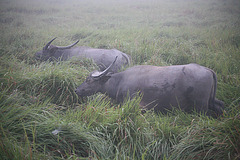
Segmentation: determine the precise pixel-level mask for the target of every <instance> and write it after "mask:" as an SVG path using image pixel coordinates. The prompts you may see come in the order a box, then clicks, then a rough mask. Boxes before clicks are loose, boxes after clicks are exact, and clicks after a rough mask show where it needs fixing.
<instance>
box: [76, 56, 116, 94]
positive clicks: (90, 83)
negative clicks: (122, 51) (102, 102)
mask: <svg viewBox="0 0 240 160" xmlns="http://www.w3.org/2000/svg"><path fill="white" fill-rule="evenodd" d="M116 60H117V56H116V58H115V60H114V61H113V62H112V64H111V65H110V66H108V67H107V68H106V69H105V70H104V71H102V72H99V71H95V72H92V73H91V74H90V76H88V77H87V78H86V80H85V81H84V82H83V83H82V84H81V85H80V86H79V87H77V89H76V90H75V92H76V94H77V95H78V96H80V97H85V96H90V95H93V94H95V93H97V92H100V91H101V89H102V88H103V85H104V84H105V83H106V81H108V79H109V78H110V77H111V73H110V72H109V70H110V69H111V67H112V66H113V65H114V63H115V62H116Z"/></svg>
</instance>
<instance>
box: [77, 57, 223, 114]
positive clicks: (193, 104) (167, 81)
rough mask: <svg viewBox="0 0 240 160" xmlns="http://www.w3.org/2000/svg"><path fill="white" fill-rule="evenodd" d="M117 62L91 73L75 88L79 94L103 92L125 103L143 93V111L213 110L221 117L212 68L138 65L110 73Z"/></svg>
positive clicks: (196, 65) (195, 65) (215, 80)
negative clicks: (129, 97)
mask: <svg viewBox="0 0 240 160" xmlns="http://www.w3.org/2000/svg"><path fill="white" fill-rule="evenodd" d="M116 59H117V58H116ZM116 59H115V61H116ZM115 61H114V62H113V63H112V64H111V65H110V66H109V67H108V68H107V69H106V70H104V71H102V72H98V71H96V72H93V73H91V74H90V76H88V77H87V79H86V80H85V81H84V82H83V83H82V84H81V85H80V86H79V87H78V88H77V89H76V91H75V92H76V94H77V95H78V96H80V97H83V96H89V95H92V94H94V93H97V92H101V93H106V94H107V95H108V96H109V97H111V98H113V99H115V100H117V101H118V102H123V100H124V98H125V97H127V96H128V95H130V96H131V97H133V96H134V95H135V94H136V93H138V92H140V93H141V94H142V100H141V102H140V105H141V106H142V107H143V109H152V108H154V111H156V112H159V111H160V112H166V111H167V110H171V109H172V108H173V107H177V108H181V109H182V110H184V111H186V112H190V111H192V110H193V109H195V110H196V111H198V112H207V111H208V109H211V110H213V111H214V112H215V113H216V114H218V115H219V114H222V109H223V102H222V101H219V100H217V99H215V94H216V87H217V78H216V74H215V73H214V71H212V70H211V69H208V68H206V67H203V66H200V65H198V64H193V63H191V64H187V65H174V66H164V67H160V66H150V65H139V66H134V67H131V68H128V69H127V70H125V71H122V72H119V73H114V74H111V73H109V70H110V68H111V67H112V66H113V65H114V63H115ZM215 102H216V103H215Z"/></svg>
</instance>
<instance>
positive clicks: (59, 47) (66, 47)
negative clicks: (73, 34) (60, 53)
mask: <svg viewBox="0 0 240 160" xmlns="http://www.w3.org/2000/svg"><path fill="white" fill-rule="evenodd" d="M78 42H79V40H77V41H76V42H75V43H73V44H71V45H69V46H65V47H62V46H56V47H57V48H58V49H69V48H71V47H73V46H75V45H76V44H77V43H78Z"/></svg>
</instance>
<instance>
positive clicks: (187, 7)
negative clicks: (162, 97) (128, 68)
mask: <svg viewBox="0 0 240 160" xmlns="http://www.w3.org/2000/svg"><path fill="white" fill-rule="evenodd" d="M0 31H1V34H0V81H1V83H0V91H1V92H0V157H1V159H16V160H18V159H104V160H105V159H164V160H167V159H169V160H173V159H174V160H175V159H235V160H237V159H239V158H240V127H239V126H240V71H239V70H240V1H239V0H166V1H165V0H148V1H144V0H131V1H127V0H119V1H115V0H88V1H84V0H70V1H64V0H1V1H0ZM53 37H58V38H57V39H56V40H55V41H54V44H56V45H68V44H71V43H73V42H74V41H76V40H78V39H79V40H80V42H79V44H78V45H81V46H89V47H95V48H116V49H119V50H121V51H123V52H125V53H127V54H129V55H131V57H132V61H133V63H132V65H136V64H150V65H159V66H161V65H173V64H186V63H192V62H194V63H198V64H201V65H204V66H206V67H209V68H211V69H213V70H214V71H215V72H216V73H217V77H218V89H217V98H218V99H221V100H223V101H224V102H225V112H224V115H223V116H222V117H219V118H217V119H214V118H212V117H208V116H205V115H201V114H199V113H192V114H187V113H184V112H182V111H180V110H174V111H172V112H170V113H168V114H167V115H156V114H154V113H152V112H147V113H145V114H144V115H142V114H141V111H140V109H139V101H140V98H139V97H136V98H135V99H133V100H131V101H130V100H126V102H125V103H124V104H123V105H122V106H119V105H118V104H116V103H114V102H112V101H111V100H110V99H109V98H108V97H106V96H104V95H102V94H97V95H93V96H90V97H87V98H85V99H79V98H78V97H77V96H76V94H75V93H74V90H75V88H76V86H77V85H79V84H81V82H83V81H84V79H85V77H86V76H87V75H88V74H89V73H90V72H91V71H93V70H94V69H96V66H95V65H94V64H93V63H90V62H88V61H81V62H80V61H74V60H72V61H68V62H59V63H52V62H42V63H41V62H38V61H36V60H35V59H34V54H35V53H36V52H37V51H39V50H41V49H42V47H43V46H44V44H46V43H47V42H48V41H49V40H51V39H52V38H53Z"/></svg>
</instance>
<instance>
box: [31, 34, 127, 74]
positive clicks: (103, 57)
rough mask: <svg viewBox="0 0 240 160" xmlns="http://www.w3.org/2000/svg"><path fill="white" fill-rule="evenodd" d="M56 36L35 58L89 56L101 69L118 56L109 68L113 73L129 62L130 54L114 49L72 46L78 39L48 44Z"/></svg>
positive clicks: (55, 58) (52, 58) (57, 58)
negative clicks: (64, 44)
mask: <svg viewBox="0 0 240 160" xmlns="http://www.w3.org/2000/svg"><path fill="white" fill-rule="evenodd" d="M55 39H56V38H54V39H52V40H51V41H50V42H48V43H47V44H46V46H44V47H43V50H42V51H39V52H37V53H36V54H35V57H36V59H38V60H42V61H46V60H50V61H52V60H61V61H65V60H68V59H70V58H73V57H76V58H83V57H84V58H89V59H92V60H93V61H94V62H95V63H96V64H97V66H98V67H99V69H100V70H101V71H103V70H105V69H106V68H107V67H108V66H109V65H110V64H111V63H112V62H113V61H114V59H115V57H116V56H118V57H119V58H118V60H117V61H116V63H115V64H114V66H113V67H112V68H111V70H110V71H111V72H113V73H115V72H118V71H119V70H120V69H122V68H123V67H124V66H127V65H129V64H130V58H129V57H130V56H129V55H127V54H125V53H123V52H121V51H119V50H116V49H95V48H89V47H82V46H81V47H74V48H72V47H73V46H74V45H76V44H77V43H78V42H79V41H76V42H75V43H73V44H71V45H69V46H65V47H62V46H61V47H60V46H54V45H50V44H51V43H52V42H53V41H54V40H55Z"/></svg>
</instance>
